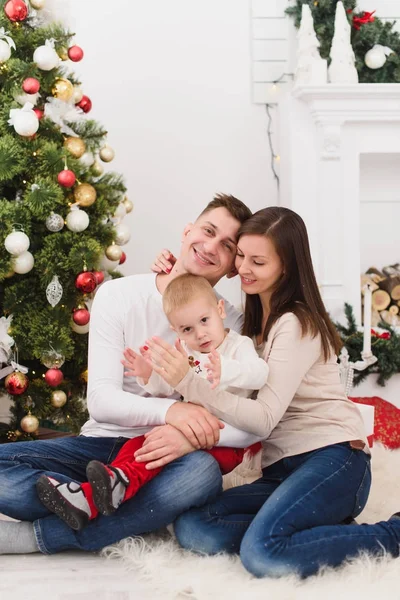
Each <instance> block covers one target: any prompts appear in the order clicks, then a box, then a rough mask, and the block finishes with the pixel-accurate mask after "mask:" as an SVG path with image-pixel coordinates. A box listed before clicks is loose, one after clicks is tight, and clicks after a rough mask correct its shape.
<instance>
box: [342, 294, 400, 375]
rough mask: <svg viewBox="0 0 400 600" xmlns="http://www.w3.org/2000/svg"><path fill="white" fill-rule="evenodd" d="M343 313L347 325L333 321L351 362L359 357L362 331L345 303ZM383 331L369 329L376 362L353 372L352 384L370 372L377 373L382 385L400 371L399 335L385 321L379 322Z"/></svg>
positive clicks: (351, 309)
mask: <svg viewBox="0 0 400 600" xmlns="http://www.w3.org/2000/svg"><path fill="white" fill-rule="evenodd" d="M344 307H345V315H346V319H347V326H344V325H341V324H340V323H335V327H336V329H337V330H338V332H339V334H340V337H341V338H342V341H343V344H344V345H345V346H346V348H347V350H348V351H349V357H350V360H351V361H352V362H356V361H357V360H360V359H361V352H362V349H363V332H362V331H359V330H358V328H357V324H356V320H355V317H354V312H353V307H352V306H350V304H345V305H344ZM379 325H380V327H382V328H384V331H382V330H380V331H377V330H376V329H372V330H371V335H372V341H371V348H372V352H373V354H374V355H375V356H376V357H377V359H378V362H377V363H375V364H374V365H371V366H370V367H368V369H366V370H365V371H355V372H354V385H355V386H357V385H358V384H359V383H361V381H363V380H364V379H365V378H366V377H367V376H368V375H370V374H371V373H378V374H379V377H378V379H377V383H378V385H382V386H384V385H385V384H386V382H387V381H388V380H389V379H390V378H391V377H392V376H393V375H395V374H396V373H400V335H399V334H398V333H397V332H396V330H395V329H393V328H392V327H390V326H389V325H388V324H387V323H380V324H379Z"/></svg>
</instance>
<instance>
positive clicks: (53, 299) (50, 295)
mask: <svg viewBox="0 0 400 600" xmlns="http://www.w3.org/2000/svg"><path fill="white" fill-rule="evenodd" d="M62 295H63V288H62V285H61V283H60V282H59V280H58V277H57V275H54V277H53V279H52V280H51V281H50V283H49V285H48V286H47V288H46V298H47V301H48V303H49V304H50V305H51V306H52V307H53V308H54V307H55V306H57V304H58V303H59V302H60V300H61V298H62Z"/></svg>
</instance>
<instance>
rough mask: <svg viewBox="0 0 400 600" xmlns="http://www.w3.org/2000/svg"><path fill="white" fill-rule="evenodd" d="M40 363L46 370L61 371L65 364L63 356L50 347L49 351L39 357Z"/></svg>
mask: <svg viewBox="0 0 400 600" xmlns="http://www.w3.org/2000/svg"><path fill="white" fill-rule="evenodd" d="M40 362H41V363H42V364H43V365H44V366H45V367H47V368H48V369H61V367H62V366H63V364H64V363H65V356H63V355H62V354H60V353H59V352H57V350H55V349H54V348H53V346H51V345H50V350H46V352H43V354H42V356H41V357H40Z"/></svg>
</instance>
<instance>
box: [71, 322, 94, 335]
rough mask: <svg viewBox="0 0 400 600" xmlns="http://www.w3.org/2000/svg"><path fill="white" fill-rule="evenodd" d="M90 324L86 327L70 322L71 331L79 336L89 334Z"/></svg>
mask: <svg viewBox="0 0 400 600" xmlns="http://www.w3.org/2000/svg"><path fill="white" fill-rule="evenodd" d="M89 327H90V324H89V323H87V324H86V325H77V324H76V323H74V322H73V321H71V329H72V330H73V331H75V333H79V334H80V335H84V334H85V333H89Z"/></svg>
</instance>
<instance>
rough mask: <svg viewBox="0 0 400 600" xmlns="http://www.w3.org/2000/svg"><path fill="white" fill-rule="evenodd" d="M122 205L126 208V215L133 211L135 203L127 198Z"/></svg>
mask: <svg viewBox="0 0 400 600" xmlns="http://www.w3.org/2000/svg"><path fill="white" fill-rule="evenodd" d="M122 204H123V205H124V206H125V210H126V214H128V213H130V212H132V211H133V202H132V201H131V200H129V198H128V197H127V196H125V198H124V199H123V201H122Z"/></svg>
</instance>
